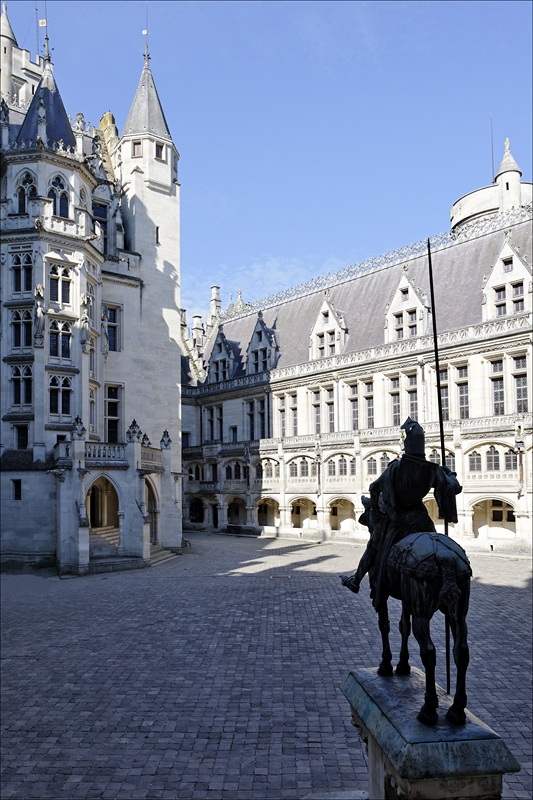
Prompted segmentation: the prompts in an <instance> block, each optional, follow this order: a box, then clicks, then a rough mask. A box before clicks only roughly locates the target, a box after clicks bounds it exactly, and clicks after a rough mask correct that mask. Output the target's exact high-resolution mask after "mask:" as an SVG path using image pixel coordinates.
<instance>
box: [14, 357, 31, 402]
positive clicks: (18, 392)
mask: <svg viewBox="0 0 533 800" xmlns="http://www.w3.org/2000/svg"><path fill="white" fill-rule="evenodd" d="M11 382H12V386H13V405H14V406H29V405H31V403H32V392H33V379H32V368H31V366H29V365H26V366H17V367H13V369H12V370H11Z"/></svg>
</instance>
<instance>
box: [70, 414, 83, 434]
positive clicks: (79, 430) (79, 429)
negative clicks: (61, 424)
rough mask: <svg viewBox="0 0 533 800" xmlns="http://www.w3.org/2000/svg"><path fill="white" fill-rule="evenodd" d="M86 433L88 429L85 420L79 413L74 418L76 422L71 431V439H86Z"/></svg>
mask: <svg viewBox="0 0 533 800" xmlns="http://www.w3.org/2000/svg"><path fill="white" fill-rule="evenodd" d="M86 433H87V430H86V428H85V426H84V424H83V422H82V421H81V417H80V416H79V415H78V416H77V417H76V418H75V419H74V424H73V426H72V430H71V432H70V437H71V439H85V435H86Z"/></svg>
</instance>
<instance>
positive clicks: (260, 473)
mask: <svg viewBox="0 0 533 800" xmlns="http://www.w3.org/2000/svg"><path fill="white" fill-rule="evenodd" d="M255 477H256V479H257V480H258V481H260V480H261V479H262V477H263V466H262V464H257V466H256V468H255Z"/></svg>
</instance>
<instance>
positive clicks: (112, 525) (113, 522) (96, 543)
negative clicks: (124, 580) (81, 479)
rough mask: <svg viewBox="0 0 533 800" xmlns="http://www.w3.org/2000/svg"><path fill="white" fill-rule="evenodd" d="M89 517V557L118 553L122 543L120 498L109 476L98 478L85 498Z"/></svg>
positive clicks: (101, 556)
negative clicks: (119, 512)
mask: <svg viewBox="0 0 533 800" xmlns="http://www.w3.org/2000/svg"><path fill="white" fill-rule="evenodd" d="M85 505H86V509H87V516H88V518H89V525H90V529H89V557H90V558H103V557H109V556H115V555H118V548H119V544H120V530H119V519H118V511H119V500H118V494H117V492H116V489H115V487H114V486H113V484H112V483H111V482H110V481H108V479H107V478H105V477H104V476H101V477H100V478H97V479H96V481H95V482H94V483H93V484H92V486H91V488H90V489H89V491H88V492H87V497H86V500H85Z"/></svg>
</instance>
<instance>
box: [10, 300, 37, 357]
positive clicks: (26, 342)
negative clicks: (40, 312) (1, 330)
mask: <svg viewBox="0 0 533 800" xmlns="http://www.w3.org/2000/svg"><path fill="white" fill-rule="evenodd" d="M11 331H12V337H11V341H12V347H13V349H15V350H22V349H25V348H30V347H31V346H32V332H33V320H32V314H31V311H30V310H29V309H27V308H26V309H22V310H18V311H13V312H12V314H11Z"/></svg>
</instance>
